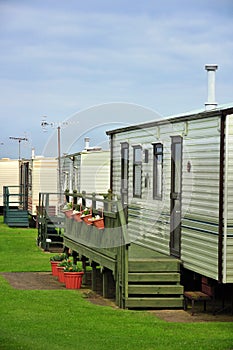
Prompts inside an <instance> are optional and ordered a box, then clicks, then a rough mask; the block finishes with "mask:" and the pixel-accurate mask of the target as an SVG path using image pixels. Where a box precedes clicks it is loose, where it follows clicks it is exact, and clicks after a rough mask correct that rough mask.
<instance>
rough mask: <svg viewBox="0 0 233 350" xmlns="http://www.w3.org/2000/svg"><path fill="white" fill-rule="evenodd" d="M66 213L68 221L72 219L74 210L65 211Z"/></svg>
mask: <svg viewBox="0 0 233 350" xmlns="http://www.w3.org/2000/svg"><path fill="white" fill-rule="evenodd" d="M64 213H65V216H66V217H67V218H68V219H70V218H71V215H72V214H73V209H69V210H65V211H64Z"/></svg>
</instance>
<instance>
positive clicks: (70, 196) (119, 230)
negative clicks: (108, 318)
mask: <svg viewBox="0 0 233 350" xmlns="http://www.w3.org/2000/svg"><path fill="white" fill-rule="evenodd" d="M65 197H66V201H67V203H71V205H72V209H77V210H79V208H80V206H82V208H84V207H88V208H91V211H92V215H93V216H95V215H97V214H98V215H99V216H101V217H102V216H103V218H104V229H100V230H99V229H98V228H96V227H94V226H93V225H86V224H85V223H83V222H76V221H75V220H74V219H72V218H67V219H66V224H65V234H64V242H65V243H67V244H69V245H71V247H72V248H75V247H77V250H78V249H79V250H80V251H81V252H82V253H83V255H85V254H87V256H88V257H91V258H92V259H93V260H95V259H96V260H97V261H96V262H97V263H99V264H101V263H102V264H103V266H106V267H108V268H110V269H111V270H112V271H113V274H115V273H117V276H115V280H116V283H117V285H116V290H117V295H116V302H117V303H118V305H119V306H120V307H123V308H124V301H125V300H126V299H127V297H128V254H129V251H128V248H129V245H130V238H129V235H128V230H127V223H126V218H125V210H124V208H123V206H122V203H121V200H120V198H119V197H117V196H115V195H113V194H112V193H111V192H110V191H109V192H108V193H106V194H103V193H102V194H98V193H91V194H87V193H86V192H82V193H77V192H73V193H70V192H66V193H65ZM98 259H99V260H98ZM116 271H117V272H116Z"/></svg>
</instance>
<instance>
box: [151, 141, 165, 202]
mask: <svg viewBox="0 0 233 350" xmlns="http://www.w3.org/2000/svg"><path fill="white" fill-rule="evenodd" d="M159 156H161V160H160V161H159V159H158V158H159ZM159 167H160V170H159ZM158 184H160V186H158ZM159 187H160V191H159ZM162 198H163V144H162V143H161V142H158V143H153V199H158V200H162Z"/></svg>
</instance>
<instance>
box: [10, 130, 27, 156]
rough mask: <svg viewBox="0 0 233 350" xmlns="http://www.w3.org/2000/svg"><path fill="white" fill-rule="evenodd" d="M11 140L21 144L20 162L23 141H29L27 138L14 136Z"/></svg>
mask: <svg viewBox="0 0 233 350" xmlns="http://www.w3.org/2000/svg"><path fill="white" fill-rule="evenodd" d="M9 139H11V140H15V141H18V143H19V160H20V159H21V154H20V144H21V142H22V141H28V139H27V138H26V137H13V136H10V137H9Z"/></svg>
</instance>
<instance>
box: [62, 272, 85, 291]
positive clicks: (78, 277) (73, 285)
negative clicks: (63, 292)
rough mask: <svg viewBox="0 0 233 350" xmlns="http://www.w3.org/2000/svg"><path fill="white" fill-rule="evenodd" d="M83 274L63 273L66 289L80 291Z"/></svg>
mask: <svg viewBox="0 0 233 350" xmlns="http://www.w3.org/2000/svg"><path fill="white" fill-rule="evenodd" d="M83 274H84V272H64V277H65V285H66V288H67V289H80V288H81V285H82V277H83Z"/></svg>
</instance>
